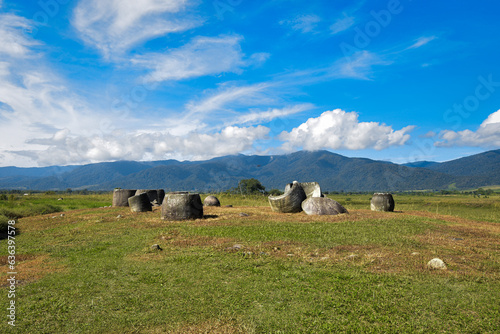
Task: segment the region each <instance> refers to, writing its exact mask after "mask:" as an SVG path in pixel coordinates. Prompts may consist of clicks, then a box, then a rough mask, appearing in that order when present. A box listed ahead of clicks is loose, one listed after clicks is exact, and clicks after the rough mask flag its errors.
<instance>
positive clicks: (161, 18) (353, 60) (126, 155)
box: [0, 0, 500, 166]
mask: <svg viewBox="0 0 500 334" xmlns="http://www.w3.org/2000/svg"><path fill="white" fill-rule="evenodd" d="M499 12H500V4H498V3H497V2H496V1H484V2H481V5H480V6H479V5H478V3H477V2H476V1H449V0H445V1H439V2H436V1H434V2H431V1H417V0H413V1H411V0H400V1H397V0H389V1H308V2H306V1H292V0H289V1H285V0H282V1H272V0H271V1H248V0H215V1H193V0H142V1H135V0H85V1H83V0H81V1H69V0H40V1H13V0H0V165H1V166H10V165H16V166H46V165H68V164H84V163H91V162H101V161H115V160H163V159H178V160H201V159H210V158H212V157H217V156H223V155H229V154H238V153H243V154H264V155H270V154H283V153H290V152H294V151H298V150H302V149H306V150H319V149H326V150H330V151H332V152H336V153H339V154H342V155H346V156H349V157H367V158H372V159H378V160H388V161H392V162H396V163H403V162H412V161H417V160H434V161H446V160H451V159H455V158H459V157H462V156H467V155H471V154H475V153H480V152H483V151H486V150H490V149H498V148H500V62H499V60H498V59H499V53H500V52H499V51H500V42H499V39H498V34H499V32H500V21H499V20H498V15H499Z"/></svg>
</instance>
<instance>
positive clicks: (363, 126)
mask: <svg viewBox="0 0 500 334" xmlns="http://www.w3.org/2000/svg"><path fill="white" fill-rule="evenodd" d="M413 128H414V126H407V127H404V128H402V129H401V130H397V131H394V130H393V129H392V126H388V125H385V124H380V123H378V122H360V121H359V120H358V113H356V112H354V111H353V112H345V111H343V110H340V109H335V110H332V111H325V112H324V113H322V114H321V115H320V116H319V117H316V118H309V119H308V120H307V121H306V122H305V123H302V124H301V125H300V126H299V127H297V128H294V129H293V130H292V131H290V132H286V131H284V132H282V133H281V134H280V136H279V139H280V140H282V141H284V142H285V143H284V144H283V148H284V149H285V150H287V151H290V150H293V149H295V148H302V149H305V150H319V149H348V150H361V149H367V148H373V149H376V150H382V149H385V148H388V147H390V146H398V145H403V144H405V143H406V142H407V141H408V139H410V135H409V134H408V133H409V132H410V131H411V130H413Z"/></svg>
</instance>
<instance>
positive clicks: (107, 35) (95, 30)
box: [72, 0, 202, 58]
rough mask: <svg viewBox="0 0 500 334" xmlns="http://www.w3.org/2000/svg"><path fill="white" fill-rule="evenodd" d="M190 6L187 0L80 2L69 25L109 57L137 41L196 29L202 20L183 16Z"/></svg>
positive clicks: (90, 0)
mask: <svg viewBox="0 0 500 334" xmlns="http://www.w3.org/2000/svg"><path fill="white" fill-rule="evenodd" d="M189 6H190V1H188V0H141V1H136V0H81V1H80V2H79V3H78V5H77V6H76V8H75V10H74V15H73V19H72V24H73V26H74V27H75V28H76V29H77V30H78V31H79V33H80V36H81V38H82V39H83V40H84V41H85V42H86V43H88V44H90V45H91V46H93V47H95V48H97V49H98V50H99V51H100V52H101V53H102V54H103V55H104V56H105V57H106V58H110V57H111V56H113V55H120V54H121V53H122V52H124V51H127V50H128V49H130V48H131V47H132V46H134V45H136V44H138V43H140V42H143V41H146V40H149V39H152V38H155V37H159V36H163V35H165V34H168V33H174V32H182V31H185V30H189V29H192V28H194V27H197V26H199V25H200V24H201V23H202V22H201V20H200V19H198V18H195V17H193V16H189V15H188V14H187V13H186V10H187V8H188V7H189Z"/></svg>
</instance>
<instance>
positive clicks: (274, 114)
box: [233, 103, 315, 124]
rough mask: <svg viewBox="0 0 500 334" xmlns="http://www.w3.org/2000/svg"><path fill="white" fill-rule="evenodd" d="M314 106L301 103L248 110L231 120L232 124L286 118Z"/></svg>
mask: <svg viewBox="0 0 500 334" xmlns="http://www.w3.org/2000/svg"><path fill="white" fill-rule="evenodd" d="M313 108H315V106H314V105H313V104H312V103H301V104H296V105H293V106H287V107H284V108H269V109H267V110H264V111H262V110H250V112H248V113H245V114H243V115H240V116H238V117H236V118H235V119H234V120H233V123H234V124H258V123H261V122H269V121H272V120H275V119H277V118H286V117H288V116H290V115H294V114H298V113H301V112H304V111H307V110H311V109H313Z"/></svg>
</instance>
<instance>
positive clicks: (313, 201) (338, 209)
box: [302, 197, 348, 215]
mask: <svg viewBox="0 0 500 334" xmlns="http://www.w3.org/2000/svg"><path fill="white" fill-rule="evenodd" d="M302 210H304V212H305V213H306V214H308V215H338V214H339V213H348V212H347V210H346V208H344V207H343V206H342V205H341V204H340V203H339V202H337V201H334V200H333V199H331V198H327V197H309V198H308V199H306V200H305V201H303V202H302Z"/></svg>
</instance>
